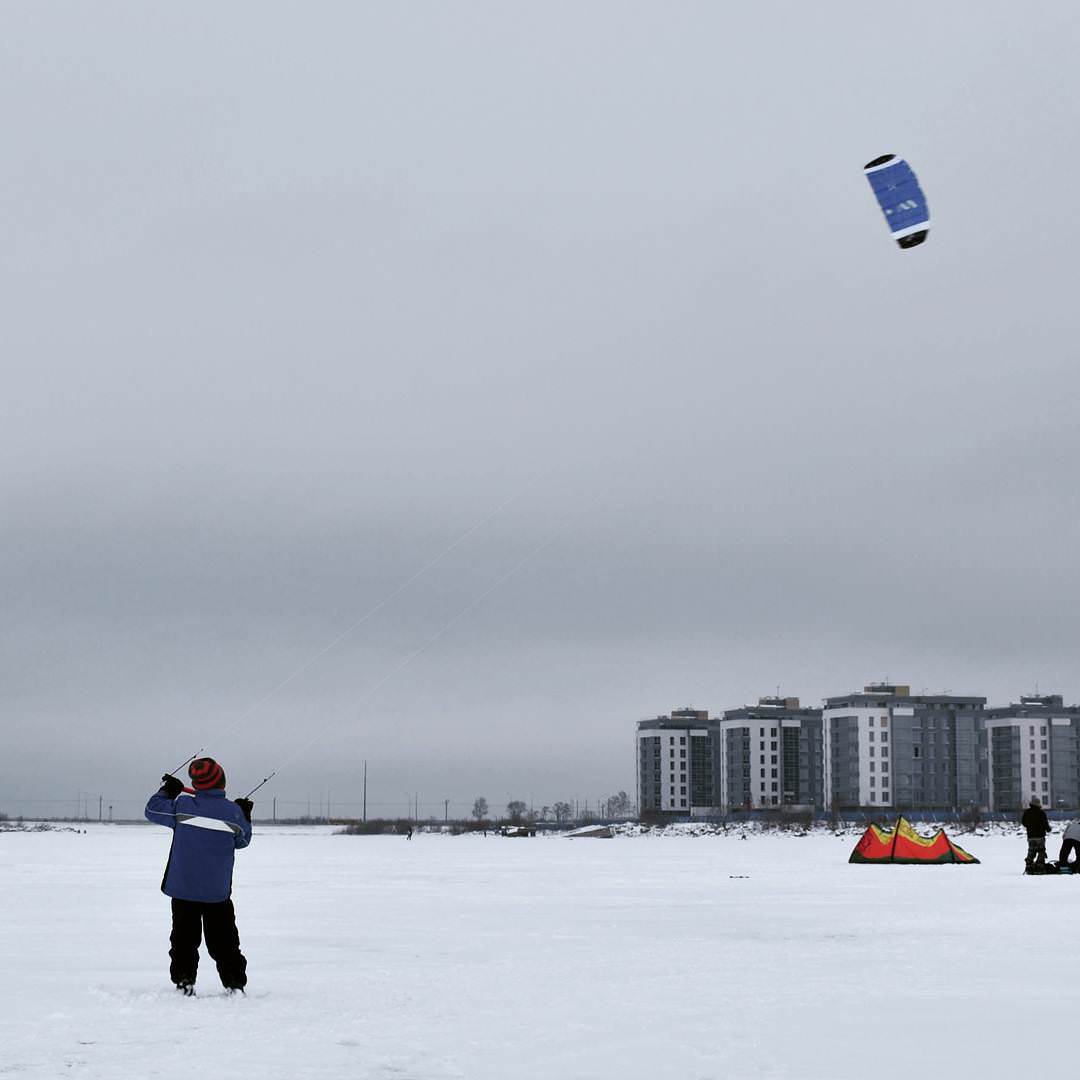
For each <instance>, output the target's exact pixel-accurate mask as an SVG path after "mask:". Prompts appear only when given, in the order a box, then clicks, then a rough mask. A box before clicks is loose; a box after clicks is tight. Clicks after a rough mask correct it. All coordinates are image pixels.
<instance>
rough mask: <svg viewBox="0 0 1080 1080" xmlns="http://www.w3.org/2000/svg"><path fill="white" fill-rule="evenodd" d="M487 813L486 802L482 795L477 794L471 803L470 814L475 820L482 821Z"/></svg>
mask: <svg viewBox="0 0 1080 1080" xmlns="http://www.w3.org/2000/svg"><path fill="white" fill-rule="evenodd" d="M487 815H488V802H487V799H485V798H484V796H483V795H477V796H476V800H475V802H473V804H472V816H473V817H474V818H476V820H477V821H483V820H484V818H486V817H487Z"/></svg>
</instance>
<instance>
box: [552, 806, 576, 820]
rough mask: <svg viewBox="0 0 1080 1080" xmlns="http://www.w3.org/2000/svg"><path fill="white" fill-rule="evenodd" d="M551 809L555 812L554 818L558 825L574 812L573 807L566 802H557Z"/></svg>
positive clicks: (568, 818)
mask: <svg viewBox="0 0 1080 1080" xmlns="http://www.w3.org/2000/svg"><path fill="white" fill-rule="evenodd" d="M551 809H552V811H553V813H554V814H555V820H556V821H557V822H558V823H559V824H560V825H561V824H562V823H563V822H564V821H569V820H570V815H571V814H572V813H573V812H574V808H573V807H572V806H571V805H570V804H569V803H568V802H557V803H556V804H555V805H554V806H553V807H552V808H551Z"/></svg>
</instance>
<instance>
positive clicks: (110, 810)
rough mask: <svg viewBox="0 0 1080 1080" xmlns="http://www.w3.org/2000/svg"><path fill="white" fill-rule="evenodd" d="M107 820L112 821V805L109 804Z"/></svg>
mask: <svg viewBox="0 0 1080 1080" xmlns="http://www.w3.org/2000/svg"><path fill="white" fill-rule="evenodd" d="M109 820H110V821H112V803H109Z"/></svg>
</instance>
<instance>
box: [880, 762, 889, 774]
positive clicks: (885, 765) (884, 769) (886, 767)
mask: <svg viewBox="0 0 1080 1080" xmlns="http://www.w3.org/2000/svg"><path fill="white" fill-rule="evenodd" d="M881 771H882V772H888V771H889V763H888V762H887V761H883V762H882V763H881Z"/></svg>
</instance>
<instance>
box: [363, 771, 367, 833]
mask: <svg viewBox="0 0 1080 1080" xmlns="http://www.w3.org/2000/svg"><path fill="white" fill-rule="evenodd" d="M364 820H365V821H367V758H365V759H364Z"/></svg>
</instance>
